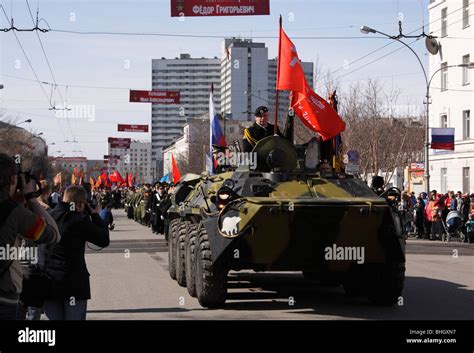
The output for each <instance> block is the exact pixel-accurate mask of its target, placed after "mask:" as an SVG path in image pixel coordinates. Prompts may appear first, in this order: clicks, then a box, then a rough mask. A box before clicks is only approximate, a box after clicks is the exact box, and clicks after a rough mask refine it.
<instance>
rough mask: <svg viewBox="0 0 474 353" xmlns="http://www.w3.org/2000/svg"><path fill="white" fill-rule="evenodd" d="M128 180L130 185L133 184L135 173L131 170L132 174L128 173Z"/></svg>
mask: <svg viewBox="0 0 474 353" xmlns="http://www.w3.org/2000/svg"><path fill="white" fill-rule="evenodd" d="M127 182H128V186H129V187H132V186H133V173H132V172H130V174H129V175H128V179H127Z"/></svg>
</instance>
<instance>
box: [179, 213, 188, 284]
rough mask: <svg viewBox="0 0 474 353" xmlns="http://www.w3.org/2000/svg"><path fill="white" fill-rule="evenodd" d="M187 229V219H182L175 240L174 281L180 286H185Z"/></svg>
mask: <svg viewBox="0 0 474 353" xmlns="http://www.w3.org/2000/svg"><path fill="white" fill-rule="evenodd" d="M188 231H189V221H182V222H181V223H180V224H179V226H178V236H177V240H176V281H177V282H178V284H179V285H180V286H181V287H186V258H185V255H186V253H185V241H186V234H187V233H188Z"/></svg>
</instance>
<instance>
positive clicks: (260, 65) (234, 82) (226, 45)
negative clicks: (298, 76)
mask: <svg viewBox="0 0 474 353" xmlns="http://www.w3.org/2000/svg"><path fill="white" fill-rule="evenodd" d="M221 54H222V59H221V105H222V112H223V113H225V115H226V116H227V117H231V118H232V119H234V120H248V121H250V120H252V119H253V115H254V112H255V109H257V108H258V107H259V106H261V105H266V106H267V107H268V108H269V111H270V116H271V117H273V114H274V108H275V99H276V90H275V87H276V77H277V60H276V59H272V60H268V48H266V47H265V43H255V42H253V41H252V40H251V39H237V38H226V39H225V40H224V41H223V42H222V45H221ZM302 66H303V71H304V73H305V75H306V80H307V82H308V84H309V85H310V87H313V63H310V62H302ZM289 97H290V94H289V92H288V91H280V93H279V97H278V107H279V111H278V116H279V117H280V118H285V117H286V116H287V113H288V106H289V103H290V99H289Z"/></svg>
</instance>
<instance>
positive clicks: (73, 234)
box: [43, 185, 110, 320]
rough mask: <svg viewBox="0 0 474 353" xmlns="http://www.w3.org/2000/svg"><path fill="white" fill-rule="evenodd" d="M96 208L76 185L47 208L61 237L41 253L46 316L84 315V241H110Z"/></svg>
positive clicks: (87, 289) (76, 317)
mask: <svg viewBox="0 0 474 353" xmlns="http://www.w3.org/2000/svg"><path fill="white" fill-rule="evenodd" d="M98 212H99V207H97V208H95V209H93V208H91V207H90V206H89V205H88V203H87V193H86V191H85V190H84V188H82V187H81V186H77V185H72V186H70V187H69V188H67V189H66V191H65V193H64V197H63V202H60V203H59V204H58V205H57V206H56V207H55V208H54V209H53V210H52V211H51V212H50V214H51V216H52V217H53V219H54V220H55V221H56V223H57V224H58V228H59V230H60V233H61V241H60V242H59V243H58V244H56V245H55V246H54V247H53V248H52V249H49V250H48V251H46V252H45V255H44V258H45V260H44V263H45V264H44V269H43V270H44V272H45V273H46V274H47V276H48V277H49V278H51V291H50V293H49V295H48V296H47V297H46V301H45V304H44V310H45V313H46V316H47V317H48V318H49V319H50V320H85V319H86V312H87V300H89V299H90V298H91V290H90V280H89V276H90V274H89V271H88V270H87V266H86V260H85V256H84V254H85V247H86V242H90V243H92V244H94V245H96V246H99V247H107V246H108V245H109V243H110V238H109V230H108V229H107V225H106V224H104V222H103V221H102V219H101V218H100V217H99V214H98Z"/></svg>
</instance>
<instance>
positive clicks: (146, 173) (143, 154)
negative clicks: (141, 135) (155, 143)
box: [107, 140, 158, 183]
mask: <svg viewBox="0 0 474 353" xmlns="http://www.w3.org/2000/svg"><path fill="white" fill-rule="evenodd" d="M107 157H108V161H109V163H108V166H109V168H110V169H116V170H118V171H119V173H120V174H121V175H122V177H124V178H125V175H126V174H127V173H133V175H134V176H135V181H136V182H137V183H151V182H152V181H153V180H154V179H156V177H157V172H158V171H157V170H156V166H154V165H153V164H152V159H151V142H140V141H133V140H132V142H131V143H130V148H111V147H110V144H109V154H108V156H107Z"/></svg>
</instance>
